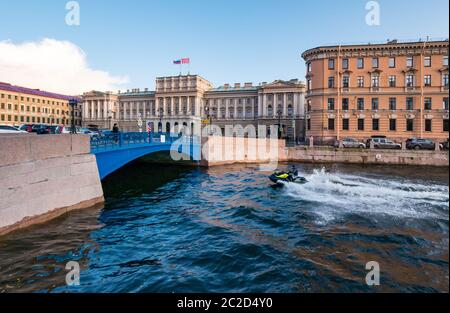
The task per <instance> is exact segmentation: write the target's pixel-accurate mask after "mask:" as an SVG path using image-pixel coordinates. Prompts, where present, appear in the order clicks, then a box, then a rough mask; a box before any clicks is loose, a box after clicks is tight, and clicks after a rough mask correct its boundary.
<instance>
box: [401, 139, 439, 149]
mask: <svg viewBox="0 0 450 313" xmlns="http://www.w3.org/2000/svg"><path fill="white" fill-rule="evenodd" d="M406 149H409V150H413V149H414V150H434V149H436V144H435V143H434V142H433V141H432V140H430V139H420V138H410V139H408V140H406Z"/></svg>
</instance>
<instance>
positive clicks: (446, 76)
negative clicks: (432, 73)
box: [442, 74, 448, 87]
mask: <svg viewBox="0 0 450 313" xmlns="http://www.w3.org/2000/svg"><path fill="white" fill-rule="evenodd" d="M442 86H444V87H448V74H444V75H442Z"/></svg>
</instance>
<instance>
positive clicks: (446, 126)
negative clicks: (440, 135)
mask: <svg viewBox="0 0 450 313" xmlns="http://www.w3.org/2000/svg"><path fill="white" fill-rule="evenodd" d="M443 131H445V132H448V118H445V119H444V125H443Z"/></svg>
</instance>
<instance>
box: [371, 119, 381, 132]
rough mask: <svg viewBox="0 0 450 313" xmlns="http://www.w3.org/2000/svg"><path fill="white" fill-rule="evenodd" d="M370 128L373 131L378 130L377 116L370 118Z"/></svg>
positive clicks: (378, 121)
mask: <svg viewBox="0 0 450 313" xmlns="http://www.w3.org/2000/svg"><path fill="white" fill-rule="evenodd" d="M372 130H374V131H379V130H380V120H379V119H378V118H374V119H372Z"/></svg>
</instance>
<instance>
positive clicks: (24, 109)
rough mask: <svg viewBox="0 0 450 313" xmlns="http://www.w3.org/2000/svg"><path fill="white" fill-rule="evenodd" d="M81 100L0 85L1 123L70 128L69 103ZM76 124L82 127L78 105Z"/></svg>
mask: <svg viewBox="0 0 450 313" xmlns="http://www.w3.org/2000/svg"><path fill="white" fill-rule="evenodd" d="M70 99H76V100H79V101H81V99H79V98H77V97H73V96H66V95H61V94H56V93H52V92H46V91H41V90H39V89H31V88H26V87H20V86H13V85H11V84H8V83H2V82H0V124H3V125H11V126H20V125H22V124H48V125H70V123H71V116H72V113H71V112H72V109H71V107H70V106H69V100H70ZM74 112H75V124H76V125H81V103H79V104H78V105H77V106H76V107H75V110H74Z"/></svg>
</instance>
